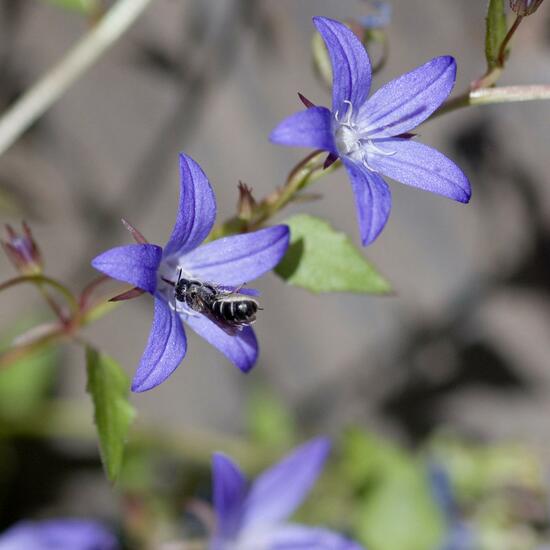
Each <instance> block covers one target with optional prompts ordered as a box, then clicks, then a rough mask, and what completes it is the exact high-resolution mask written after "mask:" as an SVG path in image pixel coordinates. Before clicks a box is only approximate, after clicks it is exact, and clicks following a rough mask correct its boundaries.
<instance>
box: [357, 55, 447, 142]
mask: <svg viewBox="0 0 550 550" xmlns="http://www.w3.org/2000/svg"><path fill="white" fill-rule="evenodd" d="M455 78H456V62H455V60H454V58H453V57H451V56H448V55H446V56H442V57H435V58H434V59H432V60H430V61H428V62H427V63H425V64H424V65H422V66H420V67H417V68H416V69H414V70H412V71H410V72H408V73H405V74H404V75H402V76H400V77H399V78H396V79H395V80H392V81H391V82H388V83H387V84H386V85H385V86H382V88H380V89H379V90H378V91H377V92H376V93H375V94H373V96H372V97H371V98H370V99H369V100H368V101H367V102H366V103H365V104H364V105H363V107H362V108H361V109H360V110H359V113H358V115H357V124H358V126H359V129H360V130H361V133H362V134H364V135H367V134H368V137H369V138H370V139H372V138H376V137H390V136H396V135H399V134H402V133H404V132H408V131H409V130H411V129H412V128H415V127H416V126H418V125H419V124H420V123H421V122H423V121H424V120H426V119H427V118H428V117H429V116H430V115H431V114H432V113H433V112H434V111H435V110H436V109H437V108H438V107H439V106H440V105H441V103H443V101H444V100H445V99H446V98H447V96H448V95H449V94H450V93H451V90H452V89H453V86H454V83H455Z"/></svg>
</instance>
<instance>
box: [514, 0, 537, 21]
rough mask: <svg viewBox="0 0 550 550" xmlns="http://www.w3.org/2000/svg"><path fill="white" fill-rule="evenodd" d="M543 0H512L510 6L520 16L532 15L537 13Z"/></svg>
mask: <svg viewBox="0 0 550 550" xmlns="http://www.w3.org/2000/svg"><path fill="white" fill-rule="evenodd" d="M541 4H542V0H510V8H512V11H514V12H516V13H517V14H518V15H520V16H522V17H523V16H526V15H531V14H532V13H535V12H536V11H537V10H538V9H539V6H540V5H541Z"/></svg>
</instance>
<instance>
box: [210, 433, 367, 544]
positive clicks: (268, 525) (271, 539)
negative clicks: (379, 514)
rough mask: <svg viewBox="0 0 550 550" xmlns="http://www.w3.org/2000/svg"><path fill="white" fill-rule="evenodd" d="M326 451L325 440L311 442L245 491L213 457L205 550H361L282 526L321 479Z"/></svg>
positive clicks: (315, 530)
mask: <svg viewBox="0 0 550 550" xmlns="http://www.w3.org/2000/svg"><path fill="white" fill-rule="evenodd" d="M329 450H330V443H329V441H328V440H327V439H325V438H317V439H313V440H312V441H310V442H308V443H306V444H304V445H302V446H301V447H299V448H298V449H296V450H294V451H293V452H292V453H291V454H289V455H287V456H286V457H285V458H283V460H281V461H280V462H279V463H278V464H276V465H275V466H272V467H271V468H270V469H268V470H266V471H265V472H263V473H262V474H261V475H260V476H259V477H258V478H257V479H256V480H255V481H254V482H253V483H252V484H250V485H249V484H248V483H247V481H246V479H245V477H244V475H243V473H242V472H241V470H240V469H239V467H238V466H237V465H236V464H235V463H234V462H232V461H231V460H230V459H229V458H228V457H227V456H225V455H223V454H220V453H215V454H214V456H213V465H212V475H213V490H214V508H215V512H216V520H217V521H216V530H215V532H214V535H213V537H212V540H211V541H210V550H300V549H303V550H312V549H316V550H361V548H362V547H361V546H360V545H359V544H357V543H355V542H353V541H351V540H349V539H347V538H345V537H344V536H342V535H340V534H338V533H335V532H332V531H329V530H327V529H323V528H319V527H307V526H305V525H298V524H295V523H290V522H288V518H289V516H290V515H291V514H292V513H293V512H294V510H296V508H298V506H299V505H300V504H301V503H302V501H303V500H304V498H305V497H306V495H307V494H308V493H309V491H310V490H311V488H312V487H313V485H314V483H315V481H316V480H317V477H318V476H319V474H320V473H321V470H322V468H323V465H324V463H325V460H326V458H327V456H328V453H329Z"/></svg>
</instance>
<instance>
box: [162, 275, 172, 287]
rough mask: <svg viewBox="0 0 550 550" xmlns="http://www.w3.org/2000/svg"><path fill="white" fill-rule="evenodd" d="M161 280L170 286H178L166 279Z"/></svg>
mask: <svg viewBox="0 0 550 550" xmlns="http://www.w3.org/2000/svg"><path fill="white" fill-rule="evenodd" d="M161 279H162V280H163V281H164V282H165V283H168V284H169V285H172V286H176V284H175V283H174V281H170V280H169V279H165V278H164V277H161Z"/></svg>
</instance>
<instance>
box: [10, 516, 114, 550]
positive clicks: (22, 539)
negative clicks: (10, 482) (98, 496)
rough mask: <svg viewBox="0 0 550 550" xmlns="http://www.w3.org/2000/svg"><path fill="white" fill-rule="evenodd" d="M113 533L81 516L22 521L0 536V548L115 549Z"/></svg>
mask: <svg viewBox="0 0 550 550" xmlns="http://www.w3.org/2000/svg"><path fill="white" fill-rule="evenodd" d="M117 548H119V545H118V543H117V540H116V538H115V536H114V535H113V534H112V533H111V532H110V531H108V530H107V529H106V528H105V527H103V525H101V524H100V523H99V522H96V521H91V520H84V519H54V520H44V521H21V522H19V523H16V524H15V525H14V526H12V527H10V528H9V529H8V530H7V531H5V532H4V533H2V535H0V550H117Z"/></svg>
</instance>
